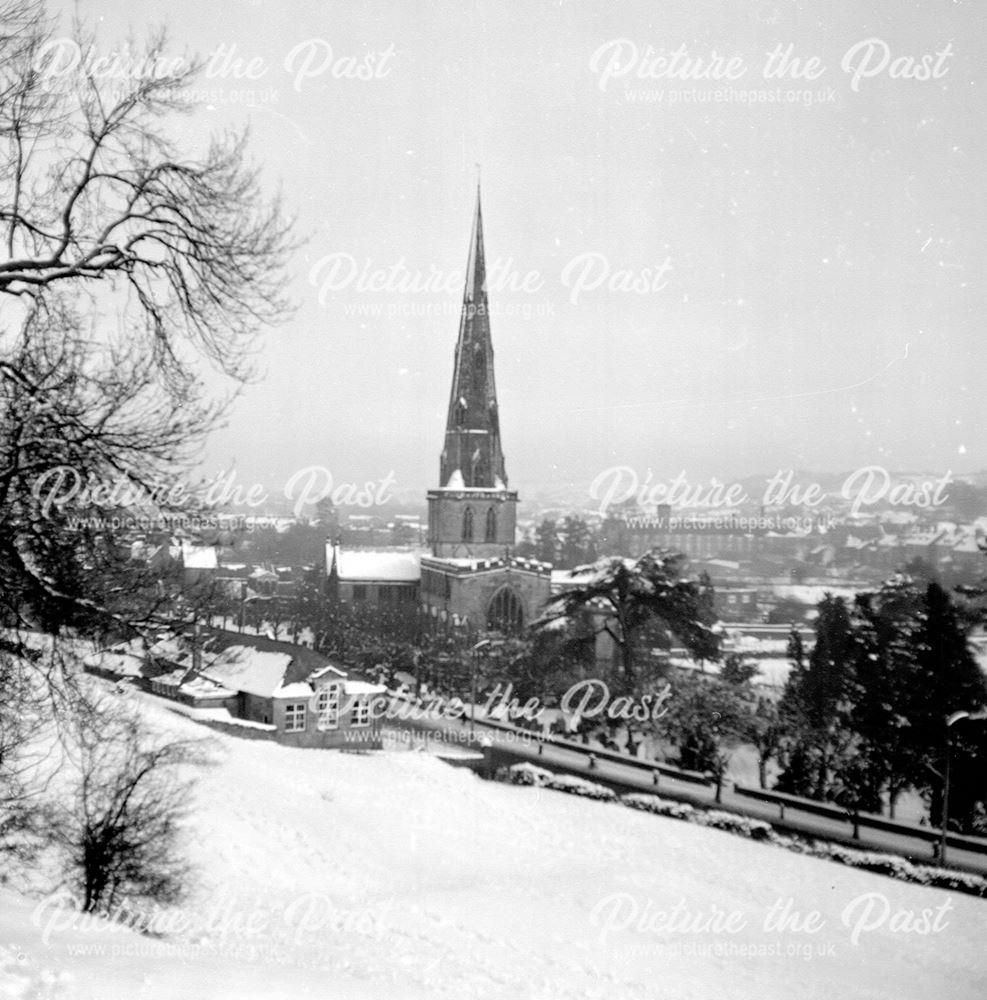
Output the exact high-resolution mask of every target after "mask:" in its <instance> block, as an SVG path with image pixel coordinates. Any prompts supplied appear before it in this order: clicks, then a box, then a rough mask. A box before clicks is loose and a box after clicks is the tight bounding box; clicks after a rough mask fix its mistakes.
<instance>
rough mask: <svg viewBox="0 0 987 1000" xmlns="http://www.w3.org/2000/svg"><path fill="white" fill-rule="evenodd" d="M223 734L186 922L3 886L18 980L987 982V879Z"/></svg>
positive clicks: (412, 994)
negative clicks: (833, 858)
mask: <svg viewBox="0 0 987 1000" xmlns="http://www.w3.org/2000/svg"><path fill="white" fill-rule="evenodd" d="M147 712H148V714H149V716H150V717H152V718H153V719H154V720H155V722H156V723H157V724H160V725H162V726H165V727H167V728H168V729H169V730H171V731H174V732H175V733H180V734H183V735H193V736H194V735H202V734H203V731H202V730H201V729H199V728H198V727H196V726H195V725H194V724H192V723H190V722H188V721H186V720H184V719H182V718H179V717H177V716H174V715H172V714H171V713H168V712H167V711H166V710H164V709H162V708H160V707H158V706H156V705H151V704H149V703H148V705H147ZM216 743H217V748H218V749H217V757H218V763H217V765H216V766H215V767H213V768H211V769H209V770H208V771H206V772H205V773H204V774H203V775H202V777H201V780H200V783H199V793H198V802H197V804H196V810H195V814H194V821H193V823H192V829H191V830H190V834H191V835H192V838H193V841H194V842H193V843H192V845H191V847H190V851H191V854H192V857H193V860H194V862H195V864H196V866H197V870H198V884H199V887H198V890H197V892H196V897H195V899H194V900H192V901H191V902H190V903H189V904H188V905H187V906H186V907H185V909H184V910H183V911H182V913H181V914H172V915H171V918H172V920H173V921H174V922H173V923H172V925H171V926H172V927H173V928H174V930H175V933H172V934H168V935H167V936H165V937H164V938H160V939H154V938H148V937H138V936H136V935H135V934H133V933H131V932H129V931H121V930H120V929H118V928H112V927H110V926H109V925H107V924H105V923H102V922H100V923H99V924H98V926H95V927H93V926H81V927H76V928H75V929H72V928H66V927H65V925H66V924H67V923H68V922H69V919H70V918H69V914H68V913H67V912H66V911H60V910H59V909H58V908H57V907H56V905H55V904H54V903H52V902H48V903H47V904H43V905H40V906H39V904H38V902H37V901H36V900H29V899H27V898H25V897H23V896H18V895H15V894H13V893H12V892H10V891H2V892H0V997H25V998H27V997H39V998H40V997H66V998H68V997H72V998H76V997H80V998H81V997H86V998H89V997H91V998H94V1000H95V998H99V1000H112V998H121V1000H124V998H126V1000H137V998H140V1000H150V998H165V997H168V998H170V997H183V998H203V1000H206V998H209V1000H212V998H230V1000H232V998H237V1000H244V998H254V997H257V998H264V1000H274V998H278V997H285V998H288V997H291V998H296V997H303V996H312V997H320V998H332V1000H348V998H354V1000H361V998H371V997H373V998H391V997H393V998H409V1000H410V998H419V997H433V998H448V1000H463V998H486V997H489V998H501V997H503V998H511V1000H515V998H517V1000H525V998H527V1000H569V998H597V997H598V998H601V1000H602V998H606V1000H645V998H664V997H668V998H674V1000H683V998H690V997H695V998H697V1000H700V998H701V1000H715V998H720V997H722V998H730V1000H742V998H747V997H750V998H758V1000H761V998H771V997H779V998H781V997H784V998H785V1000H791V998H799V997H826V998H832V997H837V996H842V997H850V996H852V997H868V998H878V997H888V998H896V1000H900V998H903V997H915V998H923V1000H925V998H928V997H930V996H935V995H938V994H943V993H945V994H948V996H949V997H950V998H951V1000H960V998H966V997H969V998H974V997H982V996H984V995H985V994H987V959H985V958H984V952H983V929H984V926H985V917H987V903H985V902H984V901H982V900H978V899H974V898H971V897H967V896H960V895H956V894H952V893H947V892H944V891H941V890H933V889H926V888H921V887H916V886H909V885H905V884H902V883H898V882H894V881H891V880H890V879H885V878H883V877H880V876H877V875H871V874H867V873H864V872H859V871H854V870H850V869H848V868H845V867H842V866H838V865H835V864H831V863H828V862H824V861H819V860H815V859H811V858H805V857H801V856H798V855H795V854H792V853H789V852H786V851H783V850H779V849H776V848H772V847H770V846H766V845H761V844H756V843H752V842H749V841H745V840H742V839H739V838H737V837H734V836H731V835H729V834H726V833H721V832H718V831H714V830H708V829H702V828H699V827H695V826H692V825H689V824H685V823H678V822H675V821H674V820H667V819H663V818H659V817H656V816H651V815H646V814H642V813H637V812H634V811H632V810H628V809H625V808H622V807H619V806H615V805H608V804H603V803H595V802H588V801H584V800H580V799H576V798H574V797H570V796H566V795H563V794H559V793H556V792H548V791H544V790H538V789H531V788H519V787H513V786H507V785H502V784H494V783H488V782H483V781H481V780H479V779H478V778H476V777H475V776H474V775H472V774H471V773H469V772H468V771H465V770H459V769H453V768H451V767H449V766H448V765H446V764H443V763H441V762H440V761H437V760H435V759H432V758H430V757H427V756H426V755H424V754H416V753H402V752H393V753H386V754H377V755H365V756H358V755H349V754H341V753H336V752H331V751H312V750H295V749H291V748H286V747H279V746H276V745H272V744H267V743H264V742H252V741H239V740H234V739H232V738H228V737H217V738H216ZM810 911H819V912H818V914H817V915H816V916H815V917H814V918H810V917H809V914H810ZM922 911H926V912H925V914H924V919H923V913H922ZM793 915H795V916H797V917H798V922H799V929H795V928H794V927H793V925H792V923H791V918H792V917H793ZM784 916H787V917H788V918H789V923H788V924H787V926H785V927H783V928H779V927H777V926H771V925H770V921H771V920H772V917H774V918H775V921H776V923H777V919H778V918H780V917H784ZM179 918H180V919H179ZM766 921H768V922H769V927H768V928H767V929H765V922H766Z"/></svg>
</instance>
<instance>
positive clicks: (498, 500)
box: [428, 189, 517, 558]
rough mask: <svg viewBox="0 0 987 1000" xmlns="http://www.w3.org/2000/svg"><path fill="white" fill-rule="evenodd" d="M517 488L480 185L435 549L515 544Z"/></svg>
mask: <svg viewBox="0 0 987 1000" xmlns="http://www.w3.org/2000/svg"><path fill="white" fill-rule="evenodd" d="M516 509H517V493H515V492H512V491H511V490H509V489H508V488H507V473H506V471H505V470H504V452H503V449H502V447H501V442H500V417H499V415H498V412H497V387H496V384H495V382H494V353H493V342H492V340H491V338H490V309H489V306H488V304H487V289H486V264H485V261H484V255H483V216H482V214H481V211H480V191H479V189H477V192H476V215H475V216H474V218H473V233H472V236H471V237H470V249H469V260H468V263H467V267H466V290H465V292H464V294H463V308H462V313H461V315H460V320H459V337H458V339H457V341H456V355H455V362H454V366H453V373H452V390H451V392H450V393H449V410H448V415H447V417H446V434H445V445H444V447H443V449H442V458H441V461H440V463H439V488H438V489H434V490H430V491H429V493H428V542H429V547H430V548H431V550H432V555H433V556H437V557H439V558H443V557H453V558H456V557H466V558H490V557H497V556H509V555H510V554H511V552H512V551H513V548H514V528H515V521H516Z"/></svg>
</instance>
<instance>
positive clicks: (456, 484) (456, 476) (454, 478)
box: [443, 469, 466, 490]
mask: <svg viewBox="0 0 987 1000" xmlns="http://www.w3.org/2000/svg"><path fill="white" fill-rule="evenodd" d="M465 486H466V481H465V480H464V479H463V473H462V470H460V469H456V470H455V471H454V472H453V473H452V475H451V476H449V480H448V482H446V484H445V486H444V487H443V489H447V490H461V489H463V488H464V487H465Z"/></svg>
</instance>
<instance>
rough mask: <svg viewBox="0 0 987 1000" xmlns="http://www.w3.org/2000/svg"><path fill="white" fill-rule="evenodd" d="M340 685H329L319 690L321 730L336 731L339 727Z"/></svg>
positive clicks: (318, 701) (317, 703) (318, 705)
mask: <svg viewBox="0 0 987 1000" xmlns="http://www.w3.org/2000/svg"><path fill="white" fill-rule="evenodd" d="M339 702H340V685H339V684H327V685H326V686H325V687H323V688H320V689H319V693H318V695H317V697H316V706H317V708H318V710H319V729H336V728H337V727H338V726H339Z"/></svg>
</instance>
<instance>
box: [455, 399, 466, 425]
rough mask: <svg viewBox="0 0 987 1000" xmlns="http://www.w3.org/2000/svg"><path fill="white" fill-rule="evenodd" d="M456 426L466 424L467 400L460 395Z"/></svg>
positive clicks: (457, 405) (457, 404)
mask: <svg viewBox="0 0 987 1000" xmlns="http://www.w3.org/2000/svg"><path fill="white" fill-rule="evenodd" d="M456 426H457V427H465V426H466V400H465V399H463V397H462V396H460V397H459V401H458V402H457V403H456Z"/></svg>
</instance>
